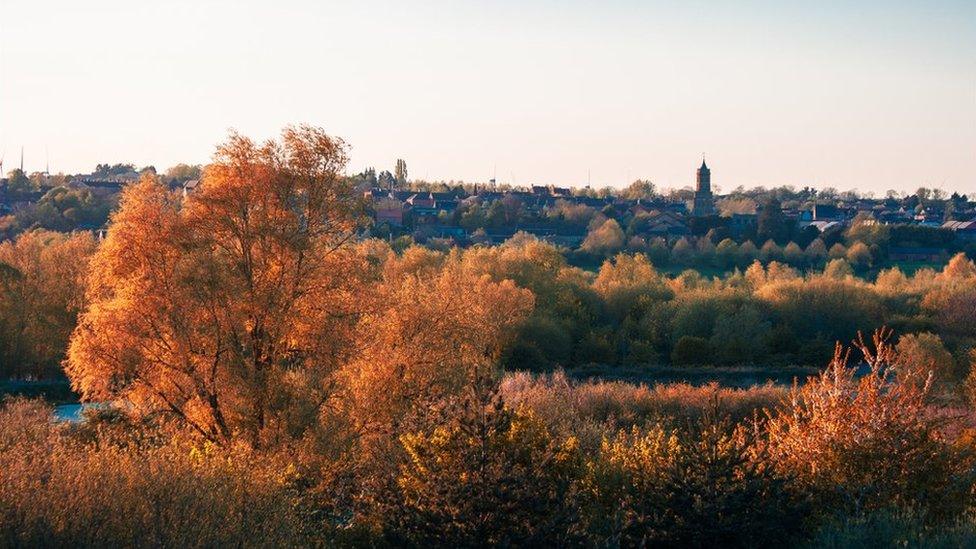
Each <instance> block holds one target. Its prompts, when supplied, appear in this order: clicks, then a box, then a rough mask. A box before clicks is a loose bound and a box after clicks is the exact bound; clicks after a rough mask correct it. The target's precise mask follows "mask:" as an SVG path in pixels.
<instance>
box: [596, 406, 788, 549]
mask: <svg viewBox="0 0 976 549" xmlns="http://www.w3.org/2000/svg"><path fill="white" fill-rule="evenodd" d="M590 471H591V474H590V476H589V477H588V478H587V483H588V484H587V486H588V491H587V492H588V493H590V494H592V497H593V500H592V502H591V506H590V507H589V508H588V509H587V510H586V512H585V514H584V517H585V520H586V521H587V527H588V531H589V532H590V535H591V541H592V542H593V543H594V544H595V545H597V546H601V545H606V544H611V545H617V544H619V545H622V546H627V547H634V546H662V547H669V546H674V547H776V546H781V545H782V544H784V543H787V542H788V541H789V540H790V539H792V538H794V537H795V536H797V535H798V534H799V533H800V525H801V520H802V518H803V516H804V510H803V508H802V505H800V504H799V502H798V500H796V499H794V498H793V496H792V495H791V494H790V491H789V489H788V486H787V481H786V479H785V478H784V477H781V476H779V475H778V474H777V473H776V472H774V471H773V469H772V468H771V467H769V465H768V463H767V462H766V456H765V455H764V454H763V452H762V450H761V448H760V447H759V446H757V445H756V440H755V439H754V438H753V435H752V434H750V432H749V431H747V430H746V429H745V428H743V427H741V426H740V427H733V426H732V425H731V424H730V423H729V422H727V421H720V420H718V421H717V420H714V419H713V418H712V417H708V416H706V417H705V418H703V419H702V420H701V421H699V422H698V423H696V424H694V425H693V426H692V427H691V428H689V429H684V430H669V429H666V428H663V427H661V426H652V427H650V428H647V429H638V428H634V429H633V430H631V431H629V432H626V431H625V432H621V433H619V434H617V435H616V436H615V437H613V438H612V439H609V440H607V441H605V442H604V445H603V448H602V450H601V453H600V456H599V457H598V459H597V460H596V461H595V462H594V463H592V464H591V466H590Z"/></svg>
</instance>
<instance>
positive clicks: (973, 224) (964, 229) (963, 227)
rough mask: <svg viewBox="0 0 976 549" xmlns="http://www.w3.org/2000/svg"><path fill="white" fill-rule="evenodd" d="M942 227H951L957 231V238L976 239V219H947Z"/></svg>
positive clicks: (954, 231)
mask: <svg viewBox="0 0 976 549" xmlns="http://www.w3.org/2000/svg"><path fill="white" fill-rule="evenodd" d="M942 228H943V229H949V230H950V231H952V232H953V233H955V235H956V237H957V238H960V239H963V240H976V220H973V221H946V222H945V223H943V224H942Z"/></svg>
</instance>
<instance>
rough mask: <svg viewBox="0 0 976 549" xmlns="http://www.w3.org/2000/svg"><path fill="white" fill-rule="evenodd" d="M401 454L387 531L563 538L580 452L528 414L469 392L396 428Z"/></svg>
mask: <svg viewBox="0 0 976 549" xmlns="http://www.w3.org/2000/svg"><path fill="white" fill-rule="evenodd" d="M401 442H402V444H403V447H404V450H405V451H406V455H407V460H406V463H405V464H404V465H403V466H402V467H401V470H400V475H399V477H398V478H397V482H396V484H397V490H396V491H395V493H394V494H391V496H390V499H389V500H388V501H387V502H386V504H385V505H383V506H381V507H380V512H381V518H380V520H381V521H382V522H384V523H385V531H386V535H387V538H388V539H389V540H390V541H391V542H392V543H393V544H394V545H403V544H405V543H406V544H409V545H413V546H421V547H424V546H432V545H439V546H449V547H473V546H511V545H516V546H519V545H522V546H540V545H549V544H554V545H565V544H566V543H567V542H568V541H570V540H569V537H570V536H569V533H570V531H571V528H570V524H571V522H572V521H573V520H574V516H575V506H576V501H575V499H574V493H575V488H576V480H577V479H578V478H579V477H580V474H581V473H580V467H581V465H582V462H581V457H580V454H579V451H578V447H577V445H576V443H575V440H574V439H572V438H569V439H563V440H559V439H557V438H555V437H553V436H552V435H551V434H550V433H549V431H548V430H547V429H546V427H545V426H544V425H543V424H542V422H540V421H539V420H538V419H535V418H534V417H533V416H532V415H531V414H529V413H525V412H515V411H512V410H511V409H508V408H505V407H504V405H503V403H502V402H501V400H498V399H495V400H494V401H491V400H488V399H486V398H484V397H483V396H480V395H477V394H475V395H471V396H469V397H467V398H465V399H464V400H463V401H462V402H460V403H459V404H457V405H454V406H449V407H448V408H447V413H446V414H445V416H444V421H443V422H442V423H441V424H439V425H437V426H435V427H433V428H432V429H429V430H425V431H423V432H416V433H412V434H408V435H404V436H403V437H401Z"/></svg>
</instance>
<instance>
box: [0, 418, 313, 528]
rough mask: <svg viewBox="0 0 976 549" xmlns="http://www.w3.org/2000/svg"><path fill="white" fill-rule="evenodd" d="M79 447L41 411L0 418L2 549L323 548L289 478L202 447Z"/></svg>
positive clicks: (133, 443) (180, 443)
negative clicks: (43, 548)
mask: <svg viewBox="0 0 976 549" xmlns="http://www.w3.org/2000/svg"><path fill="white" fill-rule="evenodd" d="M125 440H126V439H124V438H123V439H119V440H117V441H113V440H111V439H108V438H104V437H102V436H100V435H98V434H97V433H95V437H94V438H93V439H91V440H90V441H87V442H86V441H83V440H80V439H78V438H77V437H75V436H74V435H73V434H72V433H71V432H70V431H69V430H68V429H67V428H66V427H65V426H63V425H61V424H56V423H54V421H53V420H52V416H51V409H50V408H47V407H45V406H43V405H41V404H38V403H37V402H28V401H22V400H16V401H8V402H6V403H5V404H4V407H3V409H2V411H0V545H2V546H5V547H10V546H13V547H17V546H38V547H41V546H83V547H85V546H87V547H117V546H170V547H172V546H230V545H235V546H239V545H268V546H275V545H305V544H314V543H321V542H322V541H323V540H321V539H320V540H318V541H316V539H315V538H313V537H310V536H309V535H308V534H307V532H306V531H305V530H304V524H303V522H304V519H305V517H303V516H302V514H301V513H300V512H299V508H298V506H297V505H296V502H295V500H294V499H293V498H292V497H291V496H290V493H289V489H288V486H289V478H290V475H291V473H290V471H291V469H290V468H289V467H288V466H287V464H285V463H280V462H270V461H267V460H265V459H259V458H258V456H255V455H253V454H250V453H248V452H246V451H244V450H243V449H240V448H238V449H236V451H235V452H234V453H224V452H223V451H221V450H219V449H217V448H215V447H213V446H209V445H204V446H199V445H195V444H193V443H191V442H189V441H186V440H181V439H180V438H179V437H176V438H171V439H170V441H169V442H167V443H165V444H161V445H156V444H145V443H143V442H140V440H139V438H138V437H131V438H129V439H128V442H124V441H125Z"/></svg>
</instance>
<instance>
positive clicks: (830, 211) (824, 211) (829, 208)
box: [812, 204, 845, 221]
mask: <svg viewBox="0 0 976 549" xmlns="http://www.w3.org/2000/svg"><path fill="white" fill-rule="evenodd" d="M844 217H845V216H844V214H843V213H842V212H841V210H840V209H839V208H838V207H837V206H835V205H833V204H814V205H813V219H812V221H841V220H843V219H844Z"/></svg>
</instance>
